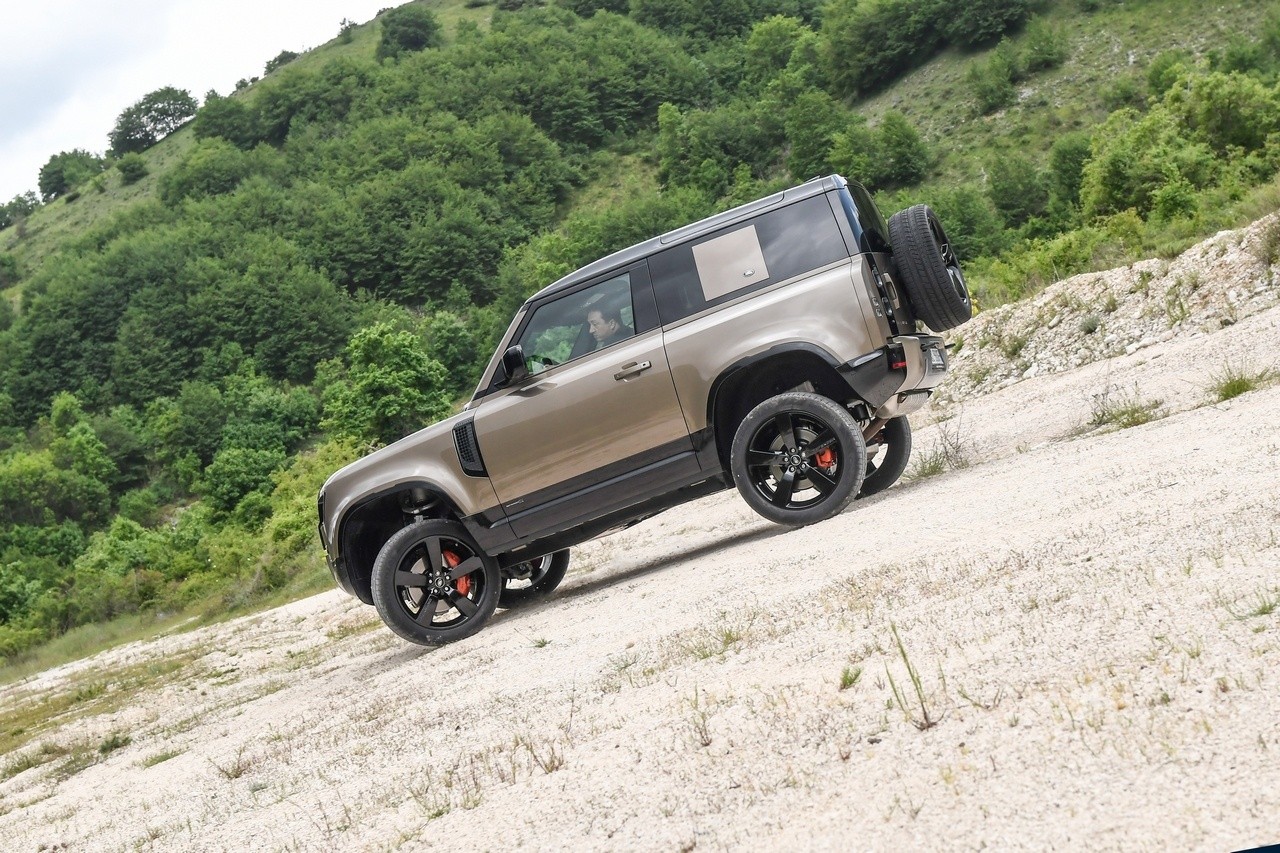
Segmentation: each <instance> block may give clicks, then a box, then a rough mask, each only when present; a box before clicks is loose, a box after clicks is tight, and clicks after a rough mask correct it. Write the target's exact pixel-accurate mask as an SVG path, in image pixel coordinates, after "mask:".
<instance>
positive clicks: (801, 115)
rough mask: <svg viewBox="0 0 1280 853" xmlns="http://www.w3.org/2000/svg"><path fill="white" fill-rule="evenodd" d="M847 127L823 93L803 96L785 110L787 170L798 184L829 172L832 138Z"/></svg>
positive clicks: (842, 116)
mask: <svg viewBox="0 0 1280 853" xmlns="http://www.w3.org/2000/svg"><path fill="white" fill-rule="evenodd" d="M847 123H848V119H847V118H846V116H845V114H844V110H843V109H842V108H841V107H840V105H839V104H837V103H836V101H835V99H834V98H832V97H831V96H830V95H828V94H827V93H826V92H822V91H813V92H805V93H804V94H802V95H800V96H798V97H797V98H796V99H795V100H794V101H793V102H792V104H791V107H790V108H789V109H788V110H787V113H786V119H785V124H784V127H785V129H786V134H787V143H788V144H789V145H790V147H791V150H790V153H789V154H788V155H787V169H788V170H790V172H791V176H792V177H793V178H795V179H796V180H799V181H806V180H808V179H809V178H813V177H816V176H818V175H821V174H825V173H827V172H829V171H830V170H831V163H830V160H829V158H828V154H829V153H830V151H831V138H832V136H833V135H834V134H835V133H836V132H837V131H839V130H840V129H841V128H842V127H844V126H845V125H846V124H847Z"/></svg>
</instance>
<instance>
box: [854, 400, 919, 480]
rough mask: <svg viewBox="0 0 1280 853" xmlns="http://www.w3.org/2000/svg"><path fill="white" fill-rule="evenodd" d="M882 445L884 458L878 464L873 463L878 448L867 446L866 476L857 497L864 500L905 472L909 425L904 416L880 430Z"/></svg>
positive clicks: (908, 444)
mask: <svg viewBox="0 0 1280 853" xmlns="http://www.w3.org/2000/svg"><path fill="white" fill-rule="evenodd" d="M881 433H882V436H883V444H884V457H883V458H882V459H880V461H879V463H877V462H876V461H875V457H876V453H877V451H878V449H879V448H878V446H877V445H874V444H868V445H867V475H866V477H864V478H863V480H862V488H861V489H859V490H858V497H859V498H865V497H869V496H870V495H874V494H875V493H876V492H883V491H884V490H885V489H887V488H889V487H890V486H892V485H893V484H894V483H896V482H898V478H899V477H901V476H902V472H903V471H905V470H907V460H908V459H910V458H911V424H910V423H909V422H908V421H907V418H906V416H905V415H902V416H900V417H896V418H893V419H891V420H890V421H889V422H888V423H886V424H885V425H884V429H882V430H881Z"/></svg>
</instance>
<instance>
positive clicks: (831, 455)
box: [813, 447, 836, 468]
mask: <svg viewBox="0 0 1280 853" xmlns="http://www.w3.org/2000/svg"><path fill="white" fill-rule="evenodd" d="M813 464H814V465H817V466H818V467H819V468H830V467H831V466H832V465H834V464H836V452H835V450H833V449H832V448H830V447H824V448H822V449H821V450H819V451H818V452H817V453H815V454H813Z"/></svg>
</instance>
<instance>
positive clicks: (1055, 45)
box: [1024, 17, 1068, 72]
mask: <svg viewBox="0 0 1280 853" xmlns="http://www.w3.org/2000/svg"><path fill="white" fill-rule="evenodd" d="M1067 52H1068V44H1067V35H1066V32H1064V31H1063V29H1062V27H1060V26H1055V25H1054V24H1051V23H1049V22H1048V21H1047V20H1045V19H1044V18H1041V17H1035V18H1032V19H1031V23H1029V24H1028V25H1027V37H1026V44H1025V54H1024V57H1025V64H1026V67H1027V71H1029V72H1030V71H1041V70H1043V69H1046V68H1057V67H1058V66H1059V65H1061V64H1062V63H1063V62H1065V61H1066V59H1067Z"/></svg>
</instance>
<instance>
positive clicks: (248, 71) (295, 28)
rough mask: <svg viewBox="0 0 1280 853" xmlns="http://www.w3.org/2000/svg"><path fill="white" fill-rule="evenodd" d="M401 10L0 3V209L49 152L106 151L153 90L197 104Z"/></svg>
mask: <svg viewBox="0 0 1280 853" xmlns="http://www.w3.org/2000/svg"><path fill="white" fill-rule="evenodd" d="M400 2H403V0H122V2H114V3H106V2H103V0H0V203H3V202H7V201H9V199H11V198H13V197H14V196H15V195H17V194H18V193H22V192H26V191H27V190H36V189H37V182H38V178H39V174H40V167H41V166H43V165H44V164H45V163H46V162H48V160H49V158H50V157H51V156H53V155H54V154H57V153H58V152H60V151H71V150H72V149H75V148H84V149H87V150H89V151H92V152H94V153H95V154H101V153H103V152H105V151H106V149H107V134H108V133H110V132H111V129H112V127H114V126H115V122H116V117H117V116H119V115H120V113H121V112H122V111H123V110H124V109H125V108H126V107H128V106H130V105H131V104H133V103H135V102H136V101H138V100H139V99H140V98H142V96H143V95H146V94H147V93H148V92H152V91H155V90H156V89H159V88H161V87H163V86H176V87H177V88H179V89H186V90H188V91H189V92H191V94H192V95H193V96H194V97H195V98H196V99H197V100H199V101H200V102H202V103H203V101H204V95H205V93H206V92H208V91H209V90H210V89H217V90H218V92H220V93H221V94H224V95H225V94H227V93H228V92H230V91H231V90H232V89H233V88H235V84H236V81H237V80H239V79H240V78H242V77H245V78H248V77H260V76H262V70H263V66H264V65H266V63H267V60H269V59H271V58H273V57H275V56H276V55H277V54H279V53H280V51H282V50H292V51H295V52H297V53H301V52H302V51H303V50H306V49H308V48H312V47H316V46H317V45H321V44H324V43H325V42H327V41H329V40H330V39H331V38H333V37H334V36H336V35H337V34H338V30H339V26H340V24H341V22H342V19H343V18H348V19H350V20H352V21H355V22H356V23H360V24H363V23H365V22H366V21H369V20H371V19H372V18H373V16H374V15H376V14H377V12H378V10H379V9H384V8H387V7H389V6H396V5H399V3H400Z"/></svg>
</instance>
